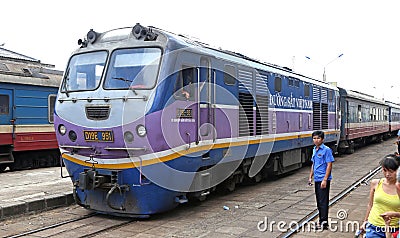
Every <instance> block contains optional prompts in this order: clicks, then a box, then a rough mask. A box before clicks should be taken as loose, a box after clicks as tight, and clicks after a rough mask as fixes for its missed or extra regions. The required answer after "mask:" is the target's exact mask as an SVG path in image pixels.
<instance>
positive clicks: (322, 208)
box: [308, 131, 335, 229]
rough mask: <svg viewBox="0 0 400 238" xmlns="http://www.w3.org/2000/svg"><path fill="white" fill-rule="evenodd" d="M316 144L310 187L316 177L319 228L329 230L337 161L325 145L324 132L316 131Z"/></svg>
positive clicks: (313, 135)
mask: <svg viewBox="0 0 400 238" xmlns="http://www.w3.org/2000/svg"><path fill="white" fill-rule="evenodd" d="M312 138H313V142H314V145H315V146H314V149H313V154H312V157H311V161H312V163H313V164H312V166H311V171H310V177H309V179H308V183H309V185H312V178H313V177H314V184H315V197H316V200H317V208H318V211H319V228H321V229H327V228H328V205H329V188H330V184H331V179H332V175H331V171H332V162H334V161H335V159H334V158H333V155H332V150H331V149H330V148H329V147H327V146H326V145H324V144H323V143H324V138H325V134H324V132H323V131H314V132H313V133H312Z"/></svg>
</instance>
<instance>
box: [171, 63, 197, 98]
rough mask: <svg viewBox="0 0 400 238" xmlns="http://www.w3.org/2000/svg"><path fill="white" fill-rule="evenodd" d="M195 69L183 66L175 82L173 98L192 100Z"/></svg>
mask: <svg viewBox="0 0 400 238" xmlns="http://www.w3.org/2000/svg"><path fill="white" fill-rule="evenodd" d="M195 72H196V70H195V68H192V67H188V66H183V67H182V70H181V71H180V72H179V73H178V77H177V80H176V82H175V98H176V99H178V100H190V101H193V100H194V83H195Z"/></svg>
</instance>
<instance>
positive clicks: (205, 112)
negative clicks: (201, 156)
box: [197, 57, 215, 141]
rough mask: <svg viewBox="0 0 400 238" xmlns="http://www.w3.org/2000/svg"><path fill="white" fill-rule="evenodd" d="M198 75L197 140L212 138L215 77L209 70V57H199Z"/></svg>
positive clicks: (213, 132) (213, 137)
mask: <svg viewBox="0 0 400 238" xmlns="http://www.w3.org/2000/svg"><path fill="white" fill-rule="evenodd" d="M200 65H201V67H200V69H199V71H200V72H199V73H200V77H199V84H198V88H197V89H198V95H199V97H198V100H199V102H198V107H199V108H198V112H199V114H198V117H199V118H198V121H199V124H198V127H199V128H198V131H199V134H198V135H199V138H198V139H199V141H204V140H214V139H215V130H214V108H213V100H214V91H215V82H214V81H215V78H214V73H213V72H212V70H211V62H210V59H209V58H206V57H201V59H200Z"/></svg>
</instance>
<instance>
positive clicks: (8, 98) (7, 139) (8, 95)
mask: <svg viewBox="0 0 400 238" xmlns="http://www.w3.org/2000/svg"><path fill="white" fill-rule="evenodd" d="M12 101H13V98H12V90H9V89H0V141H1V142H2V143H1V144H12V130H13V129H12V126H11V123H12V122H11V120H12V114H13V113H12V112H13V110H12ZM3 125H7V126H4V127H3ZM1 127H3V129H2V130H1ZM4 132H6V133H4ZM0 153H2V152H1V151H0Z"/></svg>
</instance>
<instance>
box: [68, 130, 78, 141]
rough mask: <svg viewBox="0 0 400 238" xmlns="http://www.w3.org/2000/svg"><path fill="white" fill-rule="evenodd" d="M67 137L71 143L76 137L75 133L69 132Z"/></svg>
mask: <svg viewBox="0 0 400 238" xmlns="http://www.w3.org/2000/svg"><path fill="white" fill-rule="evenodd" d="M68 137H69V139H70V140H71V141H72V142H75V141H76V139H77V138H78V136H77V135H76V133H75V131H69V133H68Z"/></svg>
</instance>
